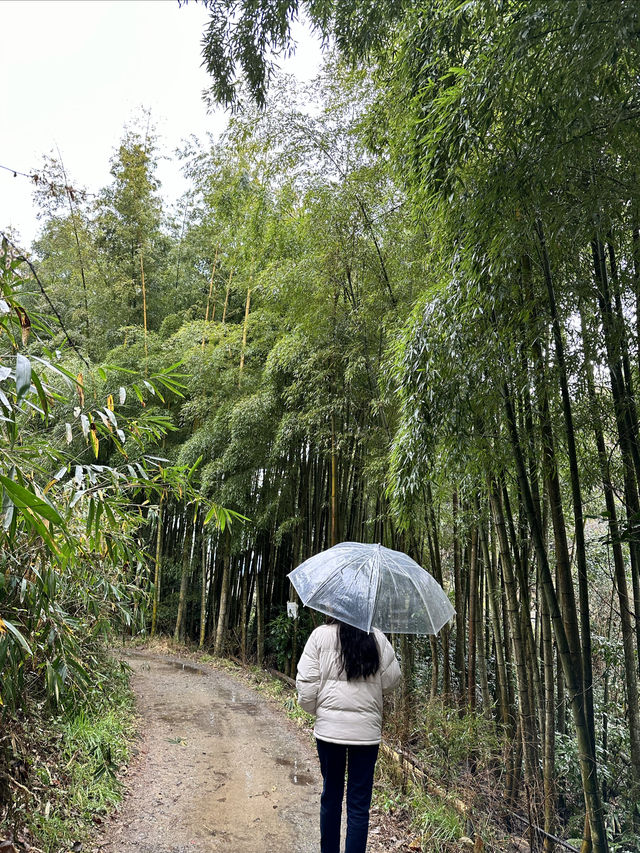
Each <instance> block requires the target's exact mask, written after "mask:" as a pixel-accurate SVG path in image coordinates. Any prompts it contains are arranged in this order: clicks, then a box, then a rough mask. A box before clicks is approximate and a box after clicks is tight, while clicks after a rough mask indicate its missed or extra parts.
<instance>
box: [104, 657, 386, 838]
mask: <svg viewBox="0 0 640 853" xmlns="http://www.w3.org/2000/svg"><path fill="white" fill-rule="evenodd" d="M128 661H129V663H130V664H131V666H132V668H133V670H134V675H133V678H132V684H133V687H134V689H135V692H136V695H137V699H138V712H139V714H140V715H141V717H142V726H141V729H142V731H141V734H142V746H141V753H140V757H139V759H138V760H137V761H136V762H135V766H134V767H132V769H131V772H130V776H129V779H128V784H127V787H128V795H127V797H126V798H125V800H124V802H123V804H122V806H121V807H120V810H119V811H118V812H117V814H116V815H114V816H113V818H112V819H111V820H109V821H108V823H107V826H106V827H105V829H104V832H103V833H102V836H101V837H100V838H98V839H97V840H96V843H95V846H94V850H96V851H98V850H100V851H103V852H104V853H115V851H117V853H134V851H135V853H151V851H153V853H183V851H195V853H217V851H225V853H282V851H291V853H316V851H318V850H319V849H320V843H319V831H318V813H319V801H320V773H319V770H318V767H317V757H316V755H315V752H314V750H313V746H312V744H311V743H310V741H309V738H308V736H307V735H306V734H305V733H304V732H302V731H300V730H299V729H298V728H297V726H296V725H295V724H294V723H292V722H291V721H290V720H289V719H287V717H286V716H285V715H284V714H283V713H282V712H281V711H279V710H278V709H277V708H274V707H272V706H271V705H270V704H269V702H268V701H267V700H265V699H264V697H262V696H260V694H258V693H256V692H255V691H253V690H251V689H250V688H249V687H247V686H246V685H245V684H243V683H241V682H240V681H239V680H236V679H234V678H233V677H232V676H230V675H227V674H226V673H223V672H220V671H218V670H214V669H212V668H210V667H207V666H202V665H198V664H190V663H186V662H185V663H183V662H182V661H178V660H174V659H171V658H168V657H164V656H160V655H151V654H148V655H147V654H144V655H142V654H132V655H130V656H128ZM371 842H372V843H371V844H370V847H369V849H370V851H371V853H376V850H378V849H382V848H378V844H377V843H376V842H375V840H374V838H373V837H372V838H371Z"/></svg>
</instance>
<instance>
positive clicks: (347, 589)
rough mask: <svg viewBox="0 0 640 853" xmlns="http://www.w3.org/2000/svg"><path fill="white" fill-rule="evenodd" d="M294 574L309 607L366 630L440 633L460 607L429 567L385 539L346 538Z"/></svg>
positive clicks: (294, 580) (296, 585) (293, 582)
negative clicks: (383, 541) (387, 545)
mask: <svg viewBox="0 0 640 853" xmlns="http://www.w3.org/2000/svg"><path fill="white" fill-rule="evenodd" d="M288 577H289V579H290V580H291V583H292V584H293V586H294V587H295V589H296V592H297V593H298V595H299V596H300V599H301V601H302V603H303V604H305V605H306V606H307V607H311V608H313V609H314V610H319V611H320V613H326V614H327V615H328V616H333V617H334V618H335V619H339V620H340V621H341V622H346V623H347V624H349V625H353V626H355V627H356V628H360V629H362V630H363V631H370V630H371V628H372V627H375V628H380V629H381V630H382V631H386V632H388V633H394V634H395V633H397V634H437V633H438V631H439V630H440V629H441V628H442V627H443V625H446V623H447V622H448V621H449V620H450V619H451V617H452V616H453V614H454V613H455V610H454V609H453V607H452V606H451V602H450V601H449V599H448V598H447V596H446V594H445V592H444V590H443V589H442V587H441V586H440V584H439V583H438V582H437V581H436V580H434V579H433V578H432V577H431V575H430V574H429V572H427V571H426V569H423V568H422V567H421V566H419V565H418V564H417V563H416V562H415V561H414V560H412V559H411V557H408V556H407V555H406V554H403V553H402V552H401V551H392V550H391V549H390V548H385V547H383V546H382V545H367V544H363V543H361V542H341V543H340V544H339V545H334V546H333V548H329V549H328V550H327V551H322V552H321V553H320V554H316V555H315V556H313V557H309V559H308V560H305V561H304V563H301V564H300V565H299V566H298V567H297V568H296V569H294V570H293V571H292V572H290V573H289V575H288Z"/></svg>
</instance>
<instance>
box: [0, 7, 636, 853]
mask: <svg viewBox="0 0 640 853" xmlns="http://www.w3.org/2000/svg"><path fill="white" fill-rule="evenodd" d="M142 5H143V6H144V4H142ZM193 5H194V4H193V0H192V2H191V3H188V2H183V3H182V8H181V9H180V15H188V14H189V13H190V11H191V8H192V7H193ZM198 5H199V6H203V5H204V7H206V9H207V15H208V21H209V23H208V25H207V27H206V28H205V30H204V32H202V33H200V37H201V39H202V41H201V45H200V47H199V48H198V49H199V50H201V51H202V55H201V56H200V57H199V58H198V59H199V61H201V62H203V64H204V68H205V69H206V71H207V73H208V75H209V85H210V88H209V89H208V90H207V92H206V93H205V99H206V101H207V103H208V104H209V105H210V106H211V105H219V104H221V105H222V106H223V107H224V108H225V109H226V111H227V116H228V122H227V125H226V130H224V132H223V133H221V134H220V135H219V136H218V137H214V136H213V135H210V136H209V137H208V138H200V137H197V136H195V135H190V133H189V128H184V129H183V139H184V141H183V143H182V144H181V146H180V149H179V150H178V151H167V150H165V149H164V148H163V147H162V144H161V141H160V139H159V136H158V134H157V131H156V128H155V124H154V116H153V114H152V113H150V112H148V111H144V110H143V111H140V112H139V113H138V114H137V116H136V118H135V119H134V120H132V121H131V122H130V123H129V124H128V125H127V126H126V127H125V128H124V130H123V131H122V133H121V137H120V142H119V144H118V146H117V147H116V148H115V150H114V151H113V154H112V157H111V160H110V163H109V166H108V168H109V180H108V182H107V183H106V184H105V185H104V186H103V187H102V188H97V189H95V191H94V189H93V188H92V190H91V191H88V190H85V189H84V188H83V187H81V186H79V185H78V184H77V183H76V182H74V177H73V173H74V166H73V162H67V161H64V162H63V161H62V159H61V157H60V156H58V155H57V154H55V153H52V154H51V155H50V156H47V157H45V158H44V160H42V161H41V162H40V163H39V165H38V166H37V167H36V168H34V169H33V170H32V172H30V173H29V174H28V176H27V175H25V176H20V175H18V176H17V177H16V179H15V180H17V181H22V182H23V189H24V192H25V194H27V195H29V194H32V195H33V197H34V204H35V205H36V208H37V211H38V217H39V227H38V234H37V236H36V238H35V240H34V241H33V243H32V244H30V245H24V244H23V242H22V241H21V239H20V236H19V235H18V234H16V233H15V232H14V231H13V230H12V229H11V228H5V229H3V232H2V246H1V251H0V257H1V264H0V282H1V287H2V293H1V294H0V330H1V332H2V335H1V338H0V449H1V455H2V461H1V465H0V488H1V491H2V527H1V530H0V537H1V540H2V546H1V550H0V561H1V571H0V721H1V725H0V841H2V839H6V840H5V841H2V843H0V849H2V850H6V851H7V853H15V851H27V850H32V851H36V853H38V851H40V853H42V851H47V853H48V851H51V853H53V851H58V850H71V849H73V850H76V851H77V850H80V849H84V850H89V849H101V848H100V847H99V846H98V847H95V848H94V847H91V844H92V842H91V841H90V840H89V838H90V836H89V835H82V832H85V830H86V831H89V830H90V832H94V831H96V830H100V831H102V829H103V827H101V825H106V823H107V822H108V820H111V819H110V818H108V815H109V813H110V811H111V810H112V809H113V808H114V805H115V804H116V803H118V801H119V798H121V797H125V798H126V785H124V783H123V778H124V779H125V781H126V778H127V777H123V776H122V772H121V771H122V768H123V767H125V766H127V765H128V763H129V762H130V761H133V759H132V758H131V750H132V746H131V744H132V743H133V744H135V743H136V742H137V741H136V737H137V738H139V737H140V734H139V733H138V734H136V733H135V728H136V723H135V713H136V711H135V706H134V704H133V701H134V700H133V696H132V693H131V687H130V680H131V666H132V665H133V663H132V662H134V661H135V660H137V659H136V658H135V655H136V654H138V653H140V654H143V653H145V649H146V650H151V652H154V650H155V653H157V654H164V655H168V656H173V657H176V656H178V657H179V656H180V655H184V656H185V657H184V658H183V659H184V660H192V661H200V663H198V664H197V665H198V666H200V665H202V666H204V665H205V664H206V665H207V666H209V665H210V666H211V667H212V671H214V670H215V671H217V669H219V668H222V669H223V670H224V672H227V671H228V672H236V671H237V672H238V673H240V675H238V676H237V677H238V678H245V677H246V678H249V677H251V678H254V680H256V679H257V680H258V681H260V679H263V680H264V679H267V678H271V679H272V681H273V683H274V684H279V687H278V688H277V689H278V690H285V691H288V692H287V693H286V696H285V697H284V699H283V700H282V702H281V714H282V718H283V722H282V725H283V726H284V725H285V724H286V725H292V726H293V727H294V728H295V726H298V727H301V731H302V732H303V734H304V731H310V728H308V727H309V726H310V723H309V720H310V719H311V718H309V717H308V716H305V714H304V712H302V710H301V709H300V708H299V707H298V706H296V702H295V691H292V690H291V688H290V684H291V680H292V679H295V678H296V667H297V663H298V660H299V658H300V655H301V654H302V651H303V649H304V647H305V643H306V641H307V639H308V637H309V635H310V633H311V632H312V631H313V630H314V628H316V627H318V626H319V625H321V624H323V623H324V621H325V618H324V616H323V615H322V613H319V612H317V611H316V610H314V609H312V608H311V607H306V606H304V605H303V603H302V601H301V600H300V599H299V597H298V595H297V593H296V590H295V589H294V587H293V585H292V583H291V582H290V580H289V578H288V574H289V573H290V572H291V571H292V570H293V569H295V568H296V567H297V566H298V565H300V564H301V563H302V562H303V561H305V560H306V559H307V558H309V557H311V556H312V555H316V554H319V553H320V552H322V551H324V550H326V549H329V548H331V547H332V546H335V545H336V544H338V543H342V542H358V543H379V544H381V545H382V546H385V547H386V548H389V549H393V550H395V551H400V552H404V553H406V554H408V555H409V556H410V557H411V558H412V559H413V560H415V562H416V563H418V564H419V565H420V566H421V567H423V568H424V569H425V570H426V571H427V572H429V573H430V575H432V576H433V578H434V579H435V580H436V581H437V582H438V583H439V584H440V585H441V586H442V587H443V589H444V590H445V592H446V594H447V596H448V598H449V600H450V602H451V604H452V605H453V607H454V608H455V615H454V616H453V617H452V619H451V621H450V622H449V623H448V624H447V625H445V627H444V628H443V629H442V630H441V631H440V632H439V633H437V634H433V635H429V636H423V635H412V634H405V633H397V634H396V633H391V634H389V635H388V636H389V639H390V641H391V642H392V645H393V648H394V650H395V653H396V656H397V659H398V661H399V662H400V666H401V670H402V676H403V679H402V687H401V688H400V689H399V690H397V691H395V692H394V693H393V694H392V695H391V696H390V697H389V698H388V699H385V724H384V730H383V738H384V744H386V746H385V750H387V748H388V752H389V755H391V753H393V754H394V755H395V756H396V759H397V762H399V763H397V762H395V764H396V766H395V768H394V767H393V766H392V765H394V761H393V760H392V759H391V758H389V756H387V758H386V759H385V762H386V764H388V765H389V766H388V767H387V766H386V765H385V768H383V769H380V768H379V770H378V771H377V772H378V774H379V775H378V776H377V777H376V779H377V781H376V783H375V790H374V807H375V815H377V817H375V820H376V821H378V822H379V825H380V833H381V835H380V836H378V835H370V842H369V843H370V847H369V848H368V849H369V850H371V851H372V853H373V851H377V850H378V849H380V850H383V849H388V850H394V849H402V850H422V851H429V853H441V851H442V853H445V851H448V853H454V852H455V851H463V850H469V851H475V853H480V851H483V850H487V851H514V853H515V851H521V853H525V851H532V853H533V851H545V853H551V851H554V850H556V851H558V852H559V853H560V851H562V850H567V849H568V850H574V851H580V853H608V851H610V853H637V851H638V850H640V705H639V698H638V679H639V674H640V673H639V652H640V426H639V424H640V414H639V409H640V401H638V400H637V389H638V388H640V156H639V152H640V78H639V76H638V73H639V69H640V5H639V4H638V3H637V2H636V0H468V2H462V0H380V2H375V3H371V2H365V0H341V2H332V0H321V1H320V0H308V2H301V3H298V2H295V0H203V2H201V3H199V4H198ZM185 7H186V8H185ZM298 16H304V17H305V20H306V21H307V24H308V26H309V27H310V28H311V30H312V31H313V32H315V33H316V35H318V36H319V37H320V38H321V39H322V43H323V65H322V70H321V72H320V74H319V76H318V77H317V78H316V79H315V80H314V81H313V83H311V84H308V85H307V84H304V83H300V82H296V80H295V79H293V78H292V77H291V76H288V75H286V74H282V73H280V72H279V71H278V67H277V66H278V59H279V57H282V56H284V55H285V54H286V53H287V52H290V51H291V50H293V49H294V48H295V45H294V43H293V36H292V26H293V24H294V22H295V21H296V20H297V18H298ZM165 61H166V62H168V63H170V62H171V58H170V57H166V58H165ZM204 109H205V106H204V105H203V110H204ZM5 118H7V117H6V116H5ZM167 157H170V158H173V159H174V160H178V161H179V163H180V167H181V170H182V174H183V176H184V180H185V185H186V186H187V190H186V192H185V193H184V194H183V195H182V197H181V198H180V201H179V203H178V204H177V205H175V206H169V205H168V204H166V202H165V201H164V199H163V196H162V188H161V182H160V178H159V175H158V165H159V163H160V162H161V161H162V160H163V159H165V158H167ZM0 159H1V158H0ZM9 165H11V164H9ZM105 166H106V164H105ZM0 224H1V223H0ZM129 655H130V657H129ZM203 661H204V663H202V662H203ZM193 665H194V666H195V665H196V664H195V663H194V664H193ZM136 672H137V671H136ZM273 672H276V676H272V675H269V673H272V674H273ZM242 673H245V674H246V675H242ZM137 677H138V675H136V678H137ZM225 677H227V676H225ZM234 677H235V676H234ZM287 679H288V681H287ZM265 683H266V682H265ZM243 689H244V688H243ZM252 689H253V688H252ZM273 690H274V691H275V690H276V688H275V687H273ZM187 699H188V693H186V694H185V697H184V701H185V703H186V702H187ZM141 701H142V700H141V699H140V698H138V705H140V702H141ZM261 701H262V700H261ZM263 701H265V702H266V703H268V702H272V701H273V700H272V699H265V700H263ZM185 708H186V704H185ZM138 712H139V709H138ZM279 713H280V712H279ZM285 720H286V723H285ZM291 721H292V722H291ZM304 726H307V729H304ZM143 728H144V726H143ZM276 728H277V726H276ZM85 729H86V731H87V732H89V733H88V734H87V735H86V738H85V740H83V738H84V737H85V735H84V734H83V732H84V730H85ZM148 734H149V733H148V732H147V735H148ZM170 736H171V737H182V734H181V732H180V731H175V732H173V734H170ZM296 736H297V735H296ZM164 741H165V745H167V742H168V741H169V738H166V737H165V738H164ZM187 741H188V738H185V740H184V741H180V742H179V741H175V743H176V744H177V746H175V745H174V746H173V749H174V751H175V754H178V753H179V751H180V749H181V746H180V743H186V742H187ZM133 748H134V751H135V747H133ZM145 749H146V747H145ZM385 755H386V752H385ZM381 756H382V753H381ZM136 760H139V759H136ZM316 761H317V756H316ZM381 761H382V759H381ZM313 769H314V773H316V774H317V772H318V771H317V768H316V767H315V766H314V768H313ZM136 772H137V771H136ZM416 774H417V775H416ZM418 776H419V778H418ZM74 784H75V785H76V789H74V790H76V793H74V794H73V795H72V794H70V793H69V790H70V789H71V788H72V786H73V785H74ZM127 784H128V783H127ZM273 790H275V785H274V787H273ZM78 791H79V792H80V793H78ZM92 791H93V793H91V792H92ZM296 791H297V794H296V796H297V798H298V800H299V801H300V802H302V801H303V800H304V798H305V796H307V795H306V794H305V792H304V789H300V788H298V789H296ZM247 802H248V803H251V802H253V801H252V800H247ZM118 807H119V808H120V806H118ZM242 808H245V806H242ZM247 808H250V807H247ZM313 808H316V806H315V805H314V806H313ZM273 809H274V810H275V805H274V807H273ZM314 815H315V812H314ZM372 819H373V818H372ZM213 820H214V818H213V817H212V818H211V821H213ZM313 820H314V821H315V820H316V818H315V816H314V818H313ZM387 820H389V821H392V820H397V821H402V820H404V821H405V823H404V824H401V825H402V826H404V827H405V829H404V830H403V832H404V834H402V832H401V830H398V829H396V830H394V832H396V836H393V837H391V836H388V837H387V836H384V838H386V841H385V840H384V838H383V834H382V833H383V832H384V831H387V830H384V826H385V825H386V824H385V821H387ZM204 824H206V825H207V826H214V824H213V823H210V822H209V823H208V822H207V820H205V821H204ZM390 825H391V824H390ZM393 825H394V826H396V824H393ZM81 826H83V827H85V829H81V828H80V827H81ZM376 826H378V824H376ZM69 827H71V828H69ZM407 827H408V828H407ZM313 831H314V832H315V831H316V829H315V823H314V824H313ZM388 831H389V832H391V830H388ZM376 833H377V829H376ZM398 833H399V834H398ZM212 837H213V836H212ZM221 837H222V836H220V835H218V836H216V838H217V839H218V840H217V841H215V844H218V845H219V846H210V847H207V846H196V847H195V848H194V847H193V846H192V847H190V848H189V849H197V850H228V851H229V853H243V851H245V850H249V849H254V850H256V851H258V853H261V851H262V853H269V851H270V850H271V849H274V850H275V849H287V848H286V847H279V848H277V847H276V846H273V848H272V847H270V846H268V845H267V843H266V842H265V845H264V847H260V845H259V844H258V846H254V847H249V846H242V845H241V844H240V843H238V844H234V843H233V842H229V843H228V844H227V846H224V844H223V842H222V841H221V840H220V838H221ZM380 839H382V840H380ZM394 839H396V840H394ZM74 843H75V846H73V845H74ZM94 843H95V842H94ZM186 843H187V842H186V841H185V844H186ZM199 843H200V842H199ZM202 844H204V842H202ZM211 844H214V842H213V841H212V842H211ZM374 844H378V845H380V844H382V846H379V847H374V846H371V845H374ZM78 845H79V846H78ZM83 845H84V846H83ZM220 845H221V846H220ZM274 845H275V842H274ZM104 849H106V850H115V849H121V850H129V849H134V848H130V847H119V846H118V845H117V844H116V845H115V846H111V847H108V846H107V847H105V848H104ZM135 849H139V850H147V849H149V850H150V849H154V850H161V851H163V850H165V849H166V850H167V851H168V850H182V849H185V850H186V849H187V847H186V846H185V847H184V848H182V847H177V846H175V847H174V846H167V847H166V848H161V847H157V846H156V847H148V848H147V847H144V846H139V847H138V848H135ZM288 849H292V850H297V851H298V853H303V848H302V847H296V846H292V847H289V848H288ZM306 849H307V848H306V847H305V848H304V850H305V851H306ZM309 849H312V848H309ZM313 849H318V850H319V849H320V847H319V846H317V847H316V848H313ZM323 849H324V848H323ZM327 849H328V848H327ZM354 849H355V848H354Z"/></svg>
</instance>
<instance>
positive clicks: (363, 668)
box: [336, 619, 380, 681]
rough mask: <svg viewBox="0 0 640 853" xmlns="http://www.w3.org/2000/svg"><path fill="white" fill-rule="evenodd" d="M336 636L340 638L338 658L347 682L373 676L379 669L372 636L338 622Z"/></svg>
mask: <svg viewBox="0 0 640 853" xmlns="http://www.w3.org/2000/svg"><path fill="white" fill-rule="evenodd" d="M336 624H337V625H338V629H339V630H338V635H339V637H340V656H341V658H342V669H341V670H340V671H341V672H342V671H344V672H346V673H347V681H353V680H354V679H355V678H368V677H369V676H370V675H375V674H376V672H377V671H378V670H379V669H380V654H379V652H378V644H377V643H376V638H375V637H374V636H373V634H372V633H371V634H367V632H366V631H361V630H360V628H354V627H353V626H352V625H346V624H345V623H344V622H339V621H338V620H337V619H336Z"/></svg>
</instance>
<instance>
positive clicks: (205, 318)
mask: <svg viewBox="0 0 640 853" xmlns="http://www.w3.org/2000/svg"><path fill="white" fill-rule="evenodd" d="M219 251H220V246H216V255H215V258H214V259H213V269H212V270H211V279H210V281H209V295H208V296H207V310H206V311H205V313H204V322H205V324H206V323H208V322H209V307H210V305H211V293H212V292H213V293H214V296H213V316H212V317H211V321H212V322H213V320H215V316H216V297H215V291H213V280H214V278H215V274H216V267H217V265H218V253H219ZM204 339H205V336H204V334H203V335H202V349H204Z"/></svg>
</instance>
